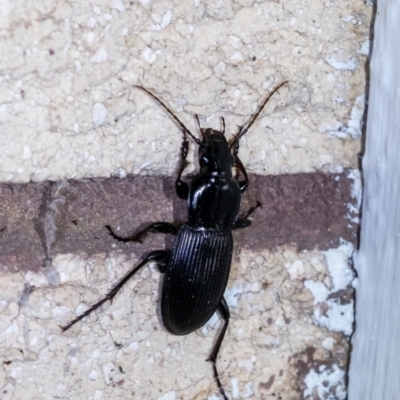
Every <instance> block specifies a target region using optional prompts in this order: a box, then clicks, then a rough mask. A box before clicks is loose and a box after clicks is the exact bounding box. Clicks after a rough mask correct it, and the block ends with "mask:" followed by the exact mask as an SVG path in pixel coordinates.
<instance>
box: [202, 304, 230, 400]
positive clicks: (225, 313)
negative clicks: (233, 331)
mask: <svg viewBox="0 0 400 400" xmlns="http://www.w3.org/2000/svg"><path fill="white" fill-rule="evenodd" d="M218 311H219V312H220V314H221V315H222V318H223V319H224V326H223V327H222V330H221V332H220V333H219V335H218V339H217V341H216V343H215V345H214V347H213V349H212V351H211V354H210V357H208V359H207V361H211V362H212V365H213V370H214V378H215V380H216V381H217V385H218V388H219V391H220V393H221V394H222V396H223V398H224V399H225V400H229V399H228V397H227V396H226V394H225V390H224V388H223V387H222V383H221V381H220V380H219V375H218V371H217V357H218V352H219V349H220V348H221V344H222V341H223V340H224V336H225V333H226V330H227V329H228V324H229V318H230V317H231V314H230V312H229V307H228V304H226V300H225V298H224V297H223V298H222V299H221V302H220V303H219V306H218Z"/></svg>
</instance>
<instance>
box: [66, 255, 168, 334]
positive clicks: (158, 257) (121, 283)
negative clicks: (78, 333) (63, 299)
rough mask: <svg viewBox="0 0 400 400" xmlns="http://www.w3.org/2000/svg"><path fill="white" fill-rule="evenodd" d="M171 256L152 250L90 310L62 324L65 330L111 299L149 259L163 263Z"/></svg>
mask: <svg viewBox="0 0 400 400" xmlns="http://www.w3.org/2000/svg"><path fill="white" fill-rule="evenodd" d="M169 257H170V252H169V251H167V250H155V251H152V252H151V253H150V254H149V255H148V256H147V257H146V258H145V259H144V260H143V261H142V262H141V263H140V264H139V265H137V266H136V267H134V268H132V269H131V270H130V271H129V272H128V273H127V274H126V275H125V276H124V277H123V278H122V279H121V280H120V281H119V282H118V283H117V284H116V286H115V287H114V288H113V289H112V290H111V291H110V292H109V293H108V294H107V295H106V296H105V297H104V298H102V299H101V300H100V301H98V302H97V303H96V304H94V305H93V306H92V307H90V308H89V309H88V310H86V311H85V312H84V313H83V314H81V315H80V316H79V317H77V318H75V319H74V320H72V321H71V322H69V323H68V324H67V325H65V326H61V329H62V330H63V332H65V331H66V330H68V329H69V328H71V326H72V325H75V324H76V323H77V322H78V321H80V320H81V319H82V318H84V317H86V316H87V315H89V314H90V313H92V312H93V311H94V310H96V309H97V308H99V307H100V306H101V305H102V304H103V303H105V302H106V301H107V300H111V301H112V299H113V298H114V297H115V295H116V294H117V293H118V292H119V291H120V290H121V289H122V286H124V285H125V283H126V282H128V281H129V279H131V278H132V276H133V275H135V274H136V272H138V271H139V270H140V268H142V267H143V266H144V265H145V264H146V263H148V262H149V261H158V262H160V263H161V264H166V263H167V262H168V260H169Z"/></svg>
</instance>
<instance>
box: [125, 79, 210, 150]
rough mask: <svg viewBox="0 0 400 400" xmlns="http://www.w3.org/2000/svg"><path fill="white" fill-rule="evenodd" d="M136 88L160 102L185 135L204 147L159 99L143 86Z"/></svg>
mask: <svg viewBox="0 0 400 400" xmlns="http://www.w3.org/2000/svg"><path fill="white" fill-rule="evenodd" d="M133 86H135V87H137V88H138V89H141V90H143V91H144V92H146V93H147V94H148V95H149V96H150V97H152V98H153V99H154V100H155V101H157V102H158V104H160V105H161V107H163V108H164V110H165V111H167V113H168V114H169V115H170V116H171V117H172V118H173V119H174V120H175V122H176V123H177V124H178V125H179V126H180V127H181V128H182V130H183V134H184V135H185V133H187V134H188V135H189V136H190V137H191V138H192V139H193V140H194V141H195V142H196V143H197V144H198V145H199V146H202V145H203V143H202V141H201V140H200V139H197V138H196V137H195V136H194V135H193V134H192V132H190V131H189V129H188V128H186V126H185V125H184V124H183V122H182V121H181V120H180V119H179V118H178V117H177V116H176V115H175V114H174V113H173V112H172V111H171V110H170V109H169V108H168V107H167V106H166V105H165V104H164V103H163V102H162V101H161V100H160V99H159V98H158V97H157V96H155V95H154V94H153V93H151V92H150V91H149V90H147V89H145V88H144V87H143V86H139V85H133Z"/></svg>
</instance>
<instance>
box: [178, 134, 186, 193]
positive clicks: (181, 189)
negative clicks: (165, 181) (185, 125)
mask: <svg viewBox="0 0 400 400" xmlns="http://www.w3.org/2000/svg"><path fill="white" fill-rule="evenodd" d="M188 152H189V141H188V140H187V138H186V136H185V134H184V136H183V142H182V146H181V163H180V165H179V169H178V176H177V177H176V181H175V190H176V194H177V195H178V197H179V198H180V199H183V200H187V198H188V196H189V185H188V184H187V183H186V182H185V181H183V180H182V173H183V171H184V170H185V168H186V167H187V166H188V165H189V163H188V162H187V161H186V157H187V155H188Z"/></svg>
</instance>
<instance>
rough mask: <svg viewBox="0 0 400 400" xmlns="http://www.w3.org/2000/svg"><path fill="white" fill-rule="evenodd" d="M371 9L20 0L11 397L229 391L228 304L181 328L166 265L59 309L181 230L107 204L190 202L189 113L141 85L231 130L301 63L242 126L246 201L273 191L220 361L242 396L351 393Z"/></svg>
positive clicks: (6, 48) (193, 395)
mask: <svg viewBox="0 0 400 400" xmlns="http://www.w3.org/2000/svg"><path fill="white" fill-rule="evenodd" d="M371 13H372V7H371V5H370V4H365V3H363V2H362V1H351V2H350V3H348V2H343V1H338V2H322V1H310V2H308V3H306V2H302V1H291V2H289V1H284V2H280V3H278V2H259V1H247V0H245V1H197V0H196V1H193V2H186V1H183V2H176V3H174V2H172V1H171V2H168V1H163V2H155V1H153V2H152V1H144V0H143V1H131V2H128V1H120V0H117V1H98V2H96V3H92V2H86V3H82V2H74V1H69V2H67V1H55V0H48V1H41V2H40V3H39V2H28V1H14V2H11V1H7V0H2V1H1V2H0V19H1V21H0V35H1V40H0V52H1V54H2V55H3V56H2V63H1V66H0V83H1V84H0V123H1V128H0V148H1V153H0V180H1V181H2V182H3V183H2V184H0V200H1V201H0V269H1V279H0V286H1V291H0V293H1V295H0V296H1V298H0V310H1V315H0V326H1V329H0V351H1V353H0V357H1V360H2V364H1V365H0V390H1V391H0V393H1V399H3V398H4V399H5V400H6V399H54V398H61V399H83V398H85V399H115V398H121V399H122V398H123V399H125V398H126V399H132V398H133V399H143V398H144V399H159V400H178V399H182V400H187V399H198V400H204V399H208V400H214V399H218V398H219V394H218V388H217V386H216V385H215V382H214V380H213V377H212V368H211V366H210V364H209V363H207V362H206V361H205V360H206V359H207V357H208V355H209V352H210V349H211V347H212V344H213V342H214V340H215V337H216V335H217V333H218V331H219V329H220V327H221V322H220V319H219V317H218V316H217V315H215V316H214V317H213V318H212V319H211V320H210V321H209V323H207V325H206V326H205V327H204V328H203V329H200V330H198V331H197V332H195V333H193V334H191V335H188V336H187V337H175V336H172V335H170V334H168V333H167V332H166V331H165V330H164V329H163V328H162V326H161V325H160V316H159V315H158V314H157V311H156V309H157V307H156V306H157V302H158V300H159V294H158V293H159V292H158V288H159V282H160V274H159V273H158V271H157V269H156V267H155V266H154V265H150V266H149V267H145V268H144V269H143V270H142V271H141V272H140V273H139V274H138V275H137V276H136V277H135V278H133V279H132V280H131V281H130V282H129V283H128V284H127V286H126V287H125V288H124V289H123V290H122V291H121V293H120V294H119V295H118V296H117V297H116V298H115V300H114V302H113V304H112V305H105V306H104V307H103V308H102V309H101V310H99V311H98V312H96V313H94V314H93V315H91V316H90V317H88V318H87V319H85V320H84V321H83V322H82V323H79V324H77V325H76V326H75V327H74V328H72V329H71V330H70V331H68V332H66V333H64V334H62V333H61V331H60V329H59V325H62V324H65V323H66V322H68V321H69V320H71V319H72V318H74V317H75V316H76V315H77V314H80V313H81V312H82V311H83V310H84V309H85V307H87V304H92V303H94V302H96V301H97V300H98V299H99V298H100V297H101V296H102V295H104V294H105V293H107V292H108V291H109V290H110V288H111V287H112V286H113V285H114V284H115V283H116V282H117V281H118V279H120V278H121V277H122V276H123V275H124V274H125V273H126V271H128V270H129V269H130V268H132V266H133V265H134V264H136V263H137V262H138V260H139V258H140V256H141V254H142V252H143V251H148V250H151V249H154V248H160V247H161V248H163V247H164V246H167V247H168V246H170V245H171V241H170V239H169V238H164V237H163V236H162V235H158V236H157V235H155V236H152V237H149V238H148V239H147V240H146V241H145V243H144V244H143V246H140V245H138V244H133V245H125V246H121V245H119V244H117V243H114V242H112V240H111V239H110V237H109V236H107V234H106V232H105V229H104V225H105V224H107V223H109V224H111V225H113V226H114V227H115V228H116V229H118V228H120V232H121V233H128V232H133V231H135V230H137V229H138V228H139V227H140V226H142V225H144V224H145V223H148V222H152V221H154V220H158V219H161V220H165V221H172V220H174V221H177V222H182V221H184V219H185V205H184V202H180V201H179V200H177V199H176V197H175V196H174V195H173V190H172V186H173V176H174V174H175V170H176V166H177V162H178V157H179V147H180V141H181V133H180V132H179V129H178V128H177V126H176V125H175V124H174V122H173V121H172V120H171V119H170V118H169V117H168V116H167V115H166V114H165V112H164V111H163V110H162V109H161V108H160V107H159V106H158V105H157V104H155V102H154V101H153V100H152V99H150V98H149V97H148V96H146V95H145V94H144V93H142V92H140V91H138V90H137V89H134V88H133V87H132V85H134V84H142V85H144V86H146V87H147V88H149V89H151V90H152V91H153V92H154V93H157V94H158V95H159V96H160V97H161V98H162V99H163V100H164V101H165V102H166V104H167V105H168V106H169V107H171V109H173V110H174V111H175V112H176V113H177V115H178V116H179V118H180V119H181V120H182V121H184V123H185V124H186V125H187V126H188V128H189V129H191V130H192V132H196V125H195V123H194V119H193V114H195V113H197V114H199V116H200V121H201V123H202V125H203V126H212V127H214V128H219V126H220V120H219V117H220V116H221V115H222V116H224V117H225V119H226V123H227V132H228V134H229V135H230V134H234V133H235V132H237V129H238V128H237V126H238V125H242V124H244V123H245V122H247V121H248V120H249V116H250V115H251V114H252V113H253V112H254V111H255V110H256V109H257V106H258V104H259V103H260V101H261V100H262V99H264V98H265V96H266V95H267V94H268V93H269V92H270V91H271V90H272V89H273V88H274V87H275V86H276V85H278V84H279V83H280V82H282V81H284V80H288V81H289V83H288V85H286V86H285V87H283V88H282V89H281V90H279V92H278V93H276V94H275V95H274V97H273V98H272V99H271V102H270V103H269V105H268V106H267V107H266V108H265V110H264V111H263V112H262V115H261V116H260V118H259V120H258V121H257V123H256V124H255V125H254V126H253V127H252V129H251V131H250V132H249V133H248V134H247V135H246V136H245V137H244V138H243V139H242V141H241V149H240V155H241V159H242V161H243V163H244V164H245V165H246V167H247V169H248V172H250V173H252V175H251V186H250V190H249V192H248V193H247V194H246V197H245V198H244V201H243V209H244V210H245V209H247V208H248V207H249V206H251V205H253V204H254V202H255V201H257V200H259V201H262V203H263V208H261V209H258V210H257V211H256V213H255V214H254V215H253V216H252V217H254V218H253V227H250V228H248V229H246V230H243V231H242V232H237V234H235V250H234V256H233V264H232V273H231V276H230V280H229V283H228V288H227V291H226V293H225V297H226V299H227V302H228V305H229V307H230V310H231V322H230V326H229V329H228V333H227V336H226V339H225V341H224V343H223V346H222V349H221V353H220V356H219V359H218V367H219V371H220V374H221V379H222V383H223V385H224V386H225V388H226V390H227V393H228V396H229V397H230V398H231V399H245V398H248V399H267V400H278V399H281V400H297V399H313V400H314V399H323V398H327V399H331V400H336V399H345V398H346V390H347V389H346V369H347V365H348V359H349V335H350V334H351V333H352V329H353V326H352V323H353V318H354V305H353V290H352V287H351V282H352V280H353V278H354V272H353V270H352V268H351V262H350V261H349V260H350V259H351V256H352V252H353V249H354V246H355V245H356V244H357V241H356V234H357V223H358V217H357V208H358V203H359V192H360V179H359V174H358V171H357V170H356V168H357V165H358V158H357V155H358V153H359V152H360V149H361V139H360V135H361V127H362V116H363V110H364V97H363V96H364V92H365V79H366V77H365V63H366V61H367V60H366V55H367V53H368V49H369V23H370V18H371ZM189 161H191V168H192V171H193V168H195V166H196V164H197V156H196V154H195V145H194V144H192V145H191V153H190V154H189ZM190 171H191V170H190V168H189V169H188V172H190ZM110 177H111V178H110ZM106 178H108V179H106ZM76 179H86V180H83V181H77V180H76ZM28 182H30V183H28ZM46 252H47V253H48V254H49V256H51V257H52V263H51V264H47V267H46V268H45V267H44V257H45V254H46Z"/></svg>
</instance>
